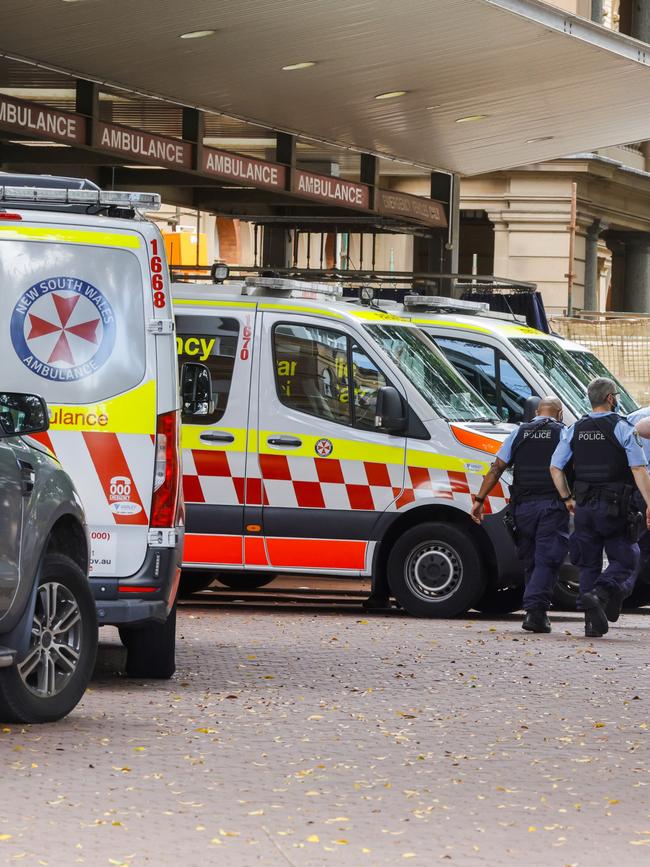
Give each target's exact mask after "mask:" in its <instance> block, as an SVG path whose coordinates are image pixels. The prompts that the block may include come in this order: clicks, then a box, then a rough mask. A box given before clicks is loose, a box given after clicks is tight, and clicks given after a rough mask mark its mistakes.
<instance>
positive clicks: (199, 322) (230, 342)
mask: <svg viewBox="0 0 650 867" xmlns="http://www.w3.org/2000/svg"><path fill="white" fill-rule="evenodd" d="M176 333H177V337H176V349H177V351H178V363H179V367H182V366H183V364H185V362H186V361H194V362H199V363H200V364H204V365H205V366H206V367H207V369H208V370H209V372H210V378H211V380H212V399H213V401H214V411H213V412H212V413H210V414H208V415H205V416H201V419H200V422H201V424H215V423H216V422H218V421H221V419H222V418H223V416H224V414H225V412H226V408H227V406H228V397H229V395H230V387H231V385H232V376H233V370H234V369H235V358H236V355H237V346H238V344H239V322H238V320H237V319H229V318H227V317H223V318H222V317H220V316H182V315H181V316H177V317H176ZM183 421H186V422H188V423H189V424H197V422H198V421H199V419H197V417H196V416H195V415H192V416H187V417H185V416H184V417H183Z"/></svg>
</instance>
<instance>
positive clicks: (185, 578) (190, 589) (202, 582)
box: [178, 569, 217, 599]
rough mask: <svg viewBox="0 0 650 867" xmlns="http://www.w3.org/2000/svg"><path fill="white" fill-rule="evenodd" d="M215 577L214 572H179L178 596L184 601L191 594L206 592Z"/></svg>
mask: <svg viewBox="0 0 650 867" xmlns="http://www.w3.org/2000/svg"><path fill="white" fill-rule="evenodd" d="M216 577H217V576H216V575H215V574H214V572H193V571H192V572H186V571H185V569H183V571H182V572H181V583H180V585H179V588H178V592H179V595H180V596H181V597H182V598H183V599H185V598H187V597H188V596H191V595H192V594H193V593H200V592H201V590H207V589H208V587H209V586H210V585H211V584H212V583H213V581H214V580H215V578H216Z"/></svg>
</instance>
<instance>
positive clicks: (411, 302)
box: [404, 295, 490, 316]
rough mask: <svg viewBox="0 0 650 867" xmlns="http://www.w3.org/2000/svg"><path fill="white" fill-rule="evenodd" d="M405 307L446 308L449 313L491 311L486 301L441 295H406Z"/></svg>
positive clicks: (468, 313)
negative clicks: (462, 299) (465, 299)
mask: <svg viewBox="0 0 650 867" xmlns="http://www.w3.org/2000/svg"><path fill="white" fill-rule="evenodd" d="M404 307H406V308H410V309H414V308H416V307H421V308H425V309H427V310H445V311H446V312H448V313H464V314H467V315H470V316H480V315H481V314H485V313H489V312H490V305H489V304H487V303H486V302H485V301H461V300H460V299H459V298H444V297H443V296H441V295H406V296H405V297H404Z"/></svg>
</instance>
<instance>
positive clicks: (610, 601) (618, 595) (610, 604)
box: [597, 588, 625, 623]
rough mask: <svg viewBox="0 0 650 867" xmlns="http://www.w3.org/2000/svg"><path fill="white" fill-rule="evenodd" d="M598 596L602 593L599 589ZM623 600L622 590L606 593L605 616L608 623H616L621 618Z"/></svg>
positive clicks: (623, 593)
mask: <svg viewBox="0 0 650 867" xmlns="http://www.w3.org/2000/svg"><path fill="white" fill-rule="evenodd" d="M597 592H598V595H599V596H600V594H601V593H602V588H601V589H599V590H598V591H597ZM624 599H625V591H624V590H610V591H608V592H607V600H606V601H605V614H606V615H607V619H608V620H609V622H610V623H616V621H617V620H618V618H619V617H620V616H621V609H622V608H623V601H624Z"/></svg>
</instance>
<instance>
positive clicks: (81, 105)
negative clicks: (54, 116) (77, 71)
mask: <svg viewBox="0 0 650 867" xmlns="http://www.w3.org/2000/svg"><path fill="white" fill-rule="evenodd" d="M76 91H77V92H76V97H75V110H76V112H77V114H83V115H85V116H86V117H87V119H88V123H87V126H86V144H87V145H89V146H91V147H92V145H93V144H94V133H95V122H96V121H98V120H99V85H98V84H95V82H94V81H85V80H84V79H83V78H78V79H77V83H76Z"/></svg>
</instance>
